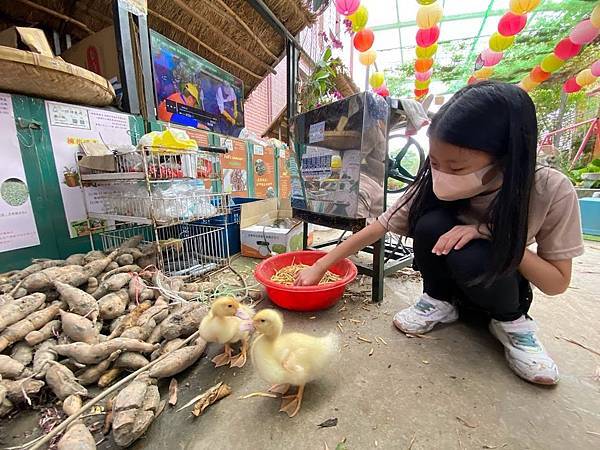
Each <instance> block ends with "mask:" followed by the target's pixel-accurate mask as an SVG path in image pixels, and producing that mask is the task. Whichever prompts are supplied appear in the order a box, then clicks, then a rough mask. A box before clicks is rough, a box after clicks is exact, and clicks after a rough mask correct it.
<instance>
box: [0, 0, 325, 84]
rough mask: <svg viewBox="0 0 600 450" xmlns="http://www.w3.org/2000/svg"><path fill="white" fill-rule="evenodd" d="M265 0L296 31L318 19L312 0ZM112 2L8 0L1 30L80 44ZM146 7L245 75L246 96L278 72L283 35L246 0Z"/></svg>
mask: <svg viewBox="0 0 600 450" xmlns="http://www.w3.org/2000/svg"><path fill="white" fill-rule="evenodd" d="M264 2H265V4H266V5H267V6H268V7H269V8H270V9H271V11H272V12H273V13H274V14H275V15H276V16H277V18H278V19H279V20H280V21H281V22H282V23H283V24H284V25H285V27H286V28H287V29H288V30H289V31H290V33H292V34H293V35H296V34H297V33H298V32H300V31H301V30H302V29H304V28H305V27H306V26H309V25H311V24H312V23H314V21H315V19H316V14H315V13H314V12H312V11H311V10H310V8H309V6H308V5H309V4H310V3H311V1H310V0H264ZM325 3H327V2H325ZM36 5H39V6H40V7H41V8H42V9H39V8H36ZM111 5H112V1H111V0H35V1H33V0H11V1H4V2H0V30H2V29H5V28H8V27H10V26H13V25H20V26H35V27H39V28H43V29H45V30H46V31H50V30H56V31H58V32H60V33H69V34H70V35H71V36H72V38H73V41H74V42H76V41H78V40H80V39H82V38H84V37H87V36H88V35H89V34H91V33H93V32H96V31H100V30H102V29H104V28H106V27H107V26H109V25H111V24H112V7H111ZM148 8H149V14H148V22H149V26H150V28H152V29H154V30H156V31H158V32H159V33H161V34H163V35H165V36H166V37H168V38H169V39H171V40H173V41H175V42H177V43H179V44H181V45H183V46H184V47H187V48H188V49H189V50H191V51H193V52H194V53H197V54H199V55H200V56H202V57H203V58H206V59H207V60H209V61H211V62H212V63H214V64H216V65H218V66H220V67H222V68H223V69H225V70H227V71H228V72H230V73H232V74H233V75H235V76H236V77H238V78H240V79H242V80H243V81H244V86H245V92H246V95H247V94H248V93H249V92H250V91H251V90H252V89H253V88H254V86H256V85H257V84H258V83H259V82H260V81H261V80H262V79H263V78H264V77H265V76H266V75H268V74H269V73H274V70H273V67H275V65H276V64H277V62H278V61H279V60H280V58H281V56H282V55H283V54H284V52H285V41H284V39H283V38H282V37H281V36H280V35H279V34H278V32H277V31H276V30H274V29H273V28H272V27H271V26H270V25H269V24H268V23H267V22H266V21H265V20H264V19H263V18H262V17H261V16H260V15H259V14H258V13H257V12H256V10H254V8H253V7H252V6H251V5H250V4H249V3H248V2H247V1H246V0H148Z"/></svg>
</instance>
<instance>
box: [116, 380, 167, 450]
mask: <svg viewBox="0 0 600 450" xmlns="http://www.w3.org/2000/svg"><path fill="white" fill-rule="evenodd" d="M142 375H144V374H142ZM151 383H152V380H151V379H150V378H149V377H148V376H145V377H143V376H140V377H138V378H136V379H135V380H134V381H132V382H131V383H130V384H129V385H128V386H127V387H125V388H124V389H123V390H122V391H121V392H119V394H118V395H117V396H116V398H115V402H114V405H113V437H114V440H115V443H116V444H117V445H119V446H120V447H127V446H129V445H131V444H132V443H133V442H134V441H135V440H136V439H138V438H139V437H140V436H141V435H142V434H144V432H145V431H146V430H147V429H148V427H149V426H150V424H151V423H152V421H153V420H154V419H155V417H156V416H155V415H156V413H157V412H158V407H159V404H160V394H159V392H158V388H157V387H156V386H155V385H154V384H151Z"/></svg>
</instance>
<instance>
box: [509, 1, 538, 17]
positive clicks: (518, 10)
mask: <svg viewBox="0 0 600 450" xmlns="http://www.w3.org/2000/svg"><path fill="white" fill-rule="evenodd" d="M540 2H541V0H510V10H511V11H512V12H513V13H515V14H527V13H528V12H531V11H533V10H534V9H535V8H537V7H538V5H539V4H540Z"/></svg>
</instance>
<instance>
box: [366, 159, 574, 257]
mask: <svg viewBox="0 0 600 450" xmlns="http://www.w3.org/2000/svg"><path fill="white" fill-rule="evenodd" d="M495 196H496V192H493V193H491V194H488V195H480V196H477V197H473V198H472V199H471V200H470V203H471V207H470V208H469V209H468V210H467V211H465V212H464V213H463V214H461V215H460V216H459V220H461V221H462V222H464V223H465V224H467V225H479V224H482V220H483V217H484V216H485V212H486V211H487V208H488V207H489V206H490V204H491V202H492V200H493V199H494V197H495ZM402 201H403V199H402V198H400V199H399V200H398V201H397V202H396V204H395V205H394V206H392V207H391V208H389V209H388V210H387V211H386V212H384V213H383V214H382V215H381V216H379V219H378V220H379V223H381V225H383V226H384V227H385V229H386V230H388V231H391V232H393V233H397V234H400V235H403V236H407V235H408V214H409V210H410V205H409V204H407V205H403V206H402V207H401V208H398V206H399V204H401V203H402ZM534 242H535V243H537V254H538V255H539V256H540V257H541V258H544V259H546V260H561V259H571V258H574V257H576V256H581V255H582V254H583V237H582V235H581V218H580V216H579V202H578V199H577V193H576V192H575V189H574V188H573V185H572V184H571V182H570V181H569V179H568V178H567V177H566V176H564V175H563V174H562V173H560V172H558V171H557V170H554V169H550V168H548V167H541V168H538V169H537V170H536V172H535V182H534V185H533V187H532V191H531V199H530V204H529V226H528V231H527V245H531V244H533V243H534Z"/></svg>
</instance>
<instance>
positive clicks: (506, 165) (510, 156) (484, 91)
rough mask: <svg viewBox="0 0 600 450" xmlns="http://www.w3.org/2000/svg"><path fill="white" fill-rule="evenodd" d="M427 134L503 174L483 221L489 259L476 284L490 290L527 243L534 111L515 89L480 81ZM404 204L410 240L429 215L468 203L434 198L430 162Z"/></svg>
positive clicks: (456, 99) (435, 120)
mask: <svg viewBox="0 0 600 450" xmlns="http://www.w3.org/2000/svg"><path fill="white" fill-rule="evenodd" d="M428 135H429V137H430V138H435V139H437V140H440V141H444V142H447V143H449V144H452V145H456V146H458V147H463V148H468V149H473V150H480V151H483V152H486V153H490V154H491V155H493V157H494V160H495V161H496V163H497V164H498V166H499V167H500V168H501V170H502V173H503V182H502V187H501V188H500V190H499V192H498V194H497V195H496V197H495V199H494V201H493V202H492V204H491V205H490V207H489V209H488V211H487V217H486V222H487V224H488V225H489V227H490V231H491V238H490V239H491V244H492V260H491V261H489V262H488V263H489V265H488V271H487V272H486V273H485V274H484V275H483V276H482V277H481V278H480V279H478V280H475V282H476V283H483V284H485V285H489V284H490V283H492V282H493V281H494V279H496V278H497V277H501V276H503V275H505V274H507V273H509V272H512V271H514V270H515V269H516V268H517V266H518V265H519V263H520V261H521V259H522V258H523V254H524V251H525V247H526V244H527V222H528V216H529V197H530V192H531V188H532V183H533V179H534V175H535V164H536V146H537V119H536V114H535V106H534V105H533V102H532V101H531V99H530V98H529V95H528V94H527V93H526V92H525V91H523V90H522V89H521V88H519V87H517V86H515V85H512V84H508V83H502V82H495V81H481V82H478V83H476V84H473V85H470V86H467V87H465V88H463V89H461V90H460V91H458V92H457V93H456V94H455V95H454V96H453V97H452V98H451V99H450V100H449V101H448V103H446V104H445V105H444V106H442V108H440V110H439V112H438V113H437V114H436V115H435V116H434V118H433V120H432V122H431V125H430V127H429V131H428ZM407 202H412V204H411V206H410V214H409V224H408V225H409V231H410V235H411V236H414V230H415V227H416V224H417V222H418V221H419V219H420V218H421V217H422V216H423V215H424V214H426V213H427V212H428V211H431V210H433V209H437V208H451V209H454V210H456V211H458V210H460V209H461V208H465V207H468V203H467V202H468V201H464V200H463V201H456V202H444V201H441V200H439V199H438V198H437V197H436V196H435V194H434V193H433V183H432V178H431V169H430V162H429V158H428V159H427V161H426V163H425V165H424V167H423V168H422V169H421V171H420V172H419V173H418V175H417V177H416V180H415V182H414V184H413V185H412V186H411V187H410V189H409V191H408V192H407V194H406V201H405V202H402V204H405V203H407ZM400 206H401V205H400Z"/></svg>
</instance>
